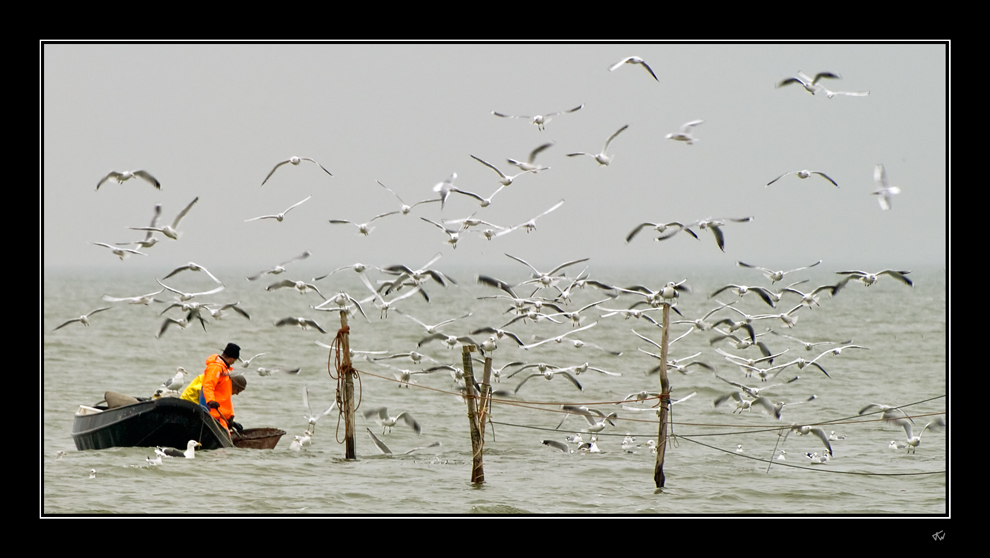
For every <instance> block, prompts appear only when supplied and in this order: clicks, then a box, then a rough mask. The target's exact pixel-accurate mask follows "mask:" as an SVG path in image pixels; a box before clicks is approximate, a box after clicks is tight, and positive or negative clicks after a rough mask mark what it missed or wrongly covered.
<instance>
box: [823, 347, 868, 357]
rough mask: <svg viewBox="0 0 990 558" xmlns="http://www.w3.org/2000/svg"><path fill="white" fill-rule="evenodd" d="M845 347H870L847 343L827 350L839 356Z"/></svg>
mask: <svg viewBox="0 0 990 558" xmlns="http://www.w3.org/2000/svg"><path fill="white" fill-rule="evenodd" d="M845 349H868V347H861V346H859V345H845V346H842V347H834V348H832V349H829V350H827V351H825V352H826V353H832V356H839V355H840V354H842V351H843V350H845Z"/></svg>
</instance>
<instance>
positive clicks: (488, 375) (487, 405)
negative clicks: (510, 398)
mask: <svg viewBox="0 0 990 558" xmlns="http://www.w3.org/2000/svg"><path fill="white" fill-rule="evenodd" d="M491 381H492V357H485V373H484V376H482V379H481V401H480V404H479V405H478V407H479V411H478V428H479V430H481V444H482V445H484V443H485V423H486V422H488V420H489V418H490V417H489V416H488V415H489V412H490V411H491V404H492V403H491V394H492V386H491V385H490V382H491Z"/></svg>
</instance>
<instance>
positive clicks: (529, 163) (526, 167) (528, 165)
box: [506, 141, 554, 172]
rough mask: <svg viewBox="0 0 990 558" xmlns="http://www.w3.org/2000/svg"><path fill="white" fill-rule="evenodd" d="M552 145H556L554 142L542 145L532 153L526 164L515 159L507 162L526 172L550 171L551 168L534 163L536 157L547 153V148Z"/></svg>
mask: <svg viewBox="0 0 990 558" xmlns="http://www.w3.org/2000/svg"><path fill="white" fill-rule="evenodd" d="M552 145H554V143H553V142H552V141H551V142H547V143H544V144H543V145H540V146H539V147H537V148H536V149H534V150H532V151H530V153H529V158H527V159H526V161H525V162H523V161H516V160H515V159H506V160H507V161H508V162H509V163H510V164H513V165H515V166H517V167H519V168H520V169H522V170H524V171H533V172H539V171H543V170H550V167H545V166H543V165H537V164H536V163H535V162H534V161H535V160H536V156H537V155H539V154H540V153H542V152H543V151H545V150H546V149H547V148H549V147H551V146H552Z"/></svg>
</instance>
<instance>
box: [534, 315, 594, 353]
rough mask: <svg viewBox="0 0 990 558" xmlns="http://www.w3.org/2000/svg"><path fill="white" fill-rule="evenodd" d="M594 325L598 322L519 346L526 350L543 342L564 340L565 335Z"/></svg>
mask: <svg viewBox="0 0 990 558" xmlns="http://www.w3.org/2000/svg"><path fill="white" fill-rule="evenodd" d="M596 325H598V322H594V323H591V324H588V325H586V326H584V327H579V328H577V329H572V330H570V331H568V332H566V333H563V334H561V335H558V336H556V337H550V338H547V339H543V340H542V341H537V342H536V343H530V344H529V345H522V346H521V347H520V348H522V349H527V350H528V349H532V348H533V347H538V346H540V345H543V344H544V343H549V342H551V341H555V342H557V343H560V342H561V341H563V340H564V337H566V336H568V335H570V334H572V333H577V332H579V331H583V330H586V329H591V328H593V327H595V326H596Z"/></svg>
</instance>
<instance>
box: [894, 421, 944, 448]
mask: <svg viewBox="0 0 990 558" xmlns="http://www.w3.org/2000/svg"><path fill="white" fill-rule="evenodd" d="M886 420H887V422H890V423H892V424H896V425H898V426H901V427H903V428H904V433H905V434H907V441H906V442H905V443H906V444H907V445H908V451H909V452H910V453H915V452H916V451H917V450H918V446H919V445H920V444H921V435H922V434H924V433H925V430H928V429H929V428H931V429H932V430H941V429H942V428H945V426H946V424H945V419H943V418H942V417H938V418H936V419H935V420H933V421H931V422H929V423H928V424H926V425H925V427H924V428H922V429H921V432H919V433H918V435H917V436H914V435H913V434H912V432H911V424H912V423H911V421H909V420H908V419H906V418H887V419H886Z"/></svg>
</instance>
